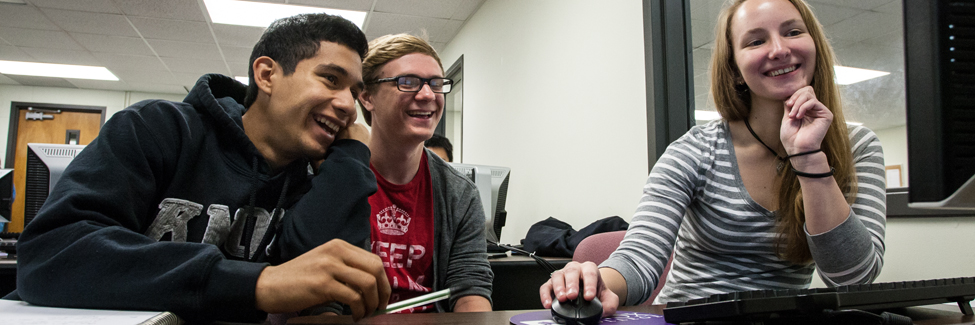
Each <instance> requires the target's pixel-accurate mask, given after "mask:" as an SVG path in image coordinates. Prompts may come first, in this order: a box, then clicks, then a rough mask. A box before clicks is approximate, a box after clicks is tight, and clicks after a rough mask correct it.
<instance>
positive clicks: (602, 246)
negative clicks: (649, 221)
mask: <svg viewBox="0 0 975 325" xmlns="http://www.w3.org/2000/svg"><path fill="white" fill-rule="evenodd" d="M624 235H626V230H620V231H610V232H602V233H598V234H593V235H592V236H589V237H586V238H585V239H583V240H582V241H580V242H579V245H577V246H576V250H575V251H573V252H572V260H573V261H576V262H579V263H582V262H586V261H591V262H593V263H596V264H599V263H602V262H603V261H605V260H606V259H607V258H609V254H612V253H613V251H615V250H616V248H617V247H619V246H620V242H621V241H623V236H624Z"/></svg>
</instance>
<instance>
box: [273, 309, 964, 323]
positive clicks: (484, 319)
mask: <svg viewBox="0 0 975 325" xmlns="http://www.w3.org/2000/svg"><path fill="white" fill-rule="evenodd" d="M949 307H951V306H946V305H934V306H925V307H910V308H898V309H894V310H892V312H895V313H898V314H900V315H904V316H908V317H911V318H912V319H913V320H914V324H916V325H943V324H975V316H971V315H968V316H966V315H963V314H962V313H961V312H960V311H959V310H958V307H957V306H956V307H951V308H949ZM952 308H953V309H952ZM620 310H625V311H635V312H643V313H652V314H658V315H661V314H663V306H662V305H656V306H627V307H623V308H620ZM531 311H533V310H506V311H492V312H484V313H444V314H415V315H407V314H394V315H381V316H376V317H369V318H366V319H363V320H360V321H359V322H358V323H354V324H357V325H414V324H436V325H453V324H458V325H459V324H464V325H467V324H475V325H476V324H509V322H508V320H509V319H511V317H512V316H515V315H518V314H522V313H526V312H531ZM288 324H353V322H352V317H351V316H304V317H296V318H292V319H290V320H288Z"/></svg>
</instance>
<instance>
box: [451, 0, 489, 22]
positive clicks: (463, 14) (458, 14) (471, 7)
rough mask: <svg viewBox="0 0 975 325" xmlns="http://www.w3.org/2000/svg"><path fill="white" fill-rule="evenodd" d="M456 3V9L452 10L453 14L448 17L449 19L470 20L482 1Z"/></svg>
mask: <svg viewBox="0 0 975 325" xmlns="http://www.w3.org/2000/svg"><path fill="white" fill-rule="evenodd" d="M457 2H458V3H457V8H456V9H455V10H454V14H453V15H451V16H450V19H453V20H467V18H471V15H473V14H474V12H475V11H477V9H478V8H480V7H481V4H483V3H484V0H463V1H457Z"/></svg>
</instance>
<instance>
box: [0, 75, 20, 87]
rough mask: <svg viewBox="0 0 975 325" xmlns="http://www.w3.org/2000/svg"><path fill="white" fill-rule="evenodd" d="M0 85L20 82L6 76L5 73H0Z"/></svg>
mask: <svg viewBox="0 0 975 325" xmlns="http://www.w3.org/2000/svg"><path fill="white" fill-rule="evenodd" d="M0 85H20V83H19V82H16V81H14V80H13V79H10V78H7V76H6V75H3V74H0Z"/></svg>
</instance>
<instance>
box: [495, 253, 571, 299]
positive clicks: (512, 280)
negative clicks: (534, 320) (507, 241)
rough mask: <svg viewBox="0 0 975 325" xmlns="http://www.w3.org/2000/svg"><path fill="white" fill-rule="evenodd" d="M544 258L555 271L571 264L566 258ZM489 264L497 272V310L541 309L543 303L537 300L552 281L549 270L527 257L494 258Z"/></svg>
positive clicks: (569, 259)
mask: <svg viewBox="0 0 975 325" xmlns="http://www.w3.org/2000/svg"><path fill="white" fill-rule="evenodd" d="M543 258H544V259H545V260H546V261H548V262H549V263H551V264H552V266H554V267H555V268H556V269H561V268H563V267H565V265H566V264H568V263H569V262H571V261H572V259H571V258H567V257H543ZM488 261H490V262H491V270H492V271H494V282H493V283H492V286H493V287H494V288H493V290H492V291H491V301H492V302H494V310H520V309H541V308H542V302H541V300H540V299H538V288H539V287H541V286H542V283H545V281H548V279H549V278H550V277H551V275H550V274H549V271H548V270H546V269H545V268H543V267H542V266H541V265H538V263H536V262H535V260H534V259H532V258H531V257H528V256H524V255H515V256H508V257H502V258H492V259H489V260H488Z"/></svg>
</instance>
